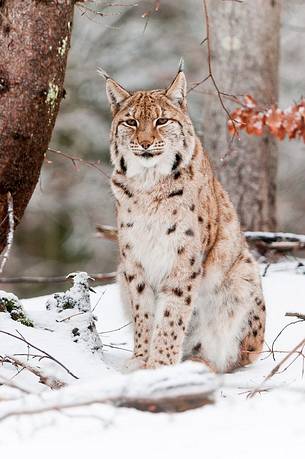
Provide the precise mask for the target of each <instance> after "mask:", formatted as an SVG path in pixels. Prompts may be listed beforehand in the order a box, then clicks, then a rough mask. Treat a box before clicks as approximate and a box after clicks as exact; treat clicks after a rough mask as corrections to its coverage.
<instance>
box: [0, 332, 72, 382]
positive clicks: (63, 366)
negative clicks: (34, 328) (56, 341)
mask: <svg viewBox="0 0 305 459" xmlns="http://www.w3.org/2000/svg"><path fill="white" fill-rule="evenodd" d="M0 333H3V334H5V335H8V336H11V337H12V338H15V339H18V340H19V341H22V342H23V343H25V344H27V345H28V346H29V347H32V348H33V349H36V351H39V352H41V353H42V354H44V355H45V356H46V357H48V358H49V359H50V360H53V362H56V363H57V364H58V365H59V366H61V367H62V368H63V369H64V370H66V372H67V373H68V374H69V375H70V376H72V377H73V378H74V379H79V378H78V377H77V376H75V374H73V373H72V371H70V370H69V368H67V367H66V366H65V365H64V364H63V363H61V362H60V361H59V360H57V359H56V358H55V357H53V356H52V355H51V354H49V353H48V352H46V351H44V350H43V349H40V348H39V347H37V346H34V344H32V343H30V342H29V341H27V340H26V339H25V338H24V337H23V336H22V335H21V337H19V336H17V335H14V334H13V333H9V332H7V331H5V330H0Z"/></svg>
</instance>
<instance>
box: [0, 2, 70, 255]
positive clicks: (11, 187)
mask: <svg viewBox="0 0 305 459" xmlns="http://www.w3.org/2000/svg"><path fill="white" fill-rule="evenodd" d="M73 3H74V1H73V0H54V1H50V0H22V1H20V0H0V224H1V227H0V252H1V251H2V250H3V248H4V247H5V244H6V235H7V231H8V222H7V220H8V219H7V194H8V192H10V193H11V194H12V197H13V202H14V218H15V225H16V224H18V222H19V221H20V219H21V217H22V215H23V213H24V210H25V208H26V206H27V204H28V202H29V200H30V198H31V196H32V193H33V191H34V188H35V186H36V183H37V181H38V178H39V173H40V169H41V166H42V162H43V158H44V153H45V151H46V150H47V147H48V144H49V141H50V139H51V134H52V130H53V127H54V124H55V120H56V116H57V113H58V109H59V105H60V101H61V99H62V97H63V95H64V89H63V82H64V76H65V69H66V62H67V54H68V49H69V46H70V36H71V27H72V17H73Z"/></svg>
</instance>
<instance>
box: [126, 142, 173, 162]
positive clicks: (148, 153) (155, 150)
mask: <svg viewBox="0 0 305 459" xmlns="http://www.w3.org/2000/svg"><path fill="white" fill-rule="evenodd" d="M164 147H165V142H161V141H160V142H156V143H155V144H154V145H153V146H151V147H149V148H147V149H144V148H142V147H141V146H140V145H139V144H136V143H130V149H131V151H132V152H133V153H134V154H135V155H136V156H141V157H142V158H153V157H154V156H159V155H161V154H162V153H163V152H164Z"/></svg>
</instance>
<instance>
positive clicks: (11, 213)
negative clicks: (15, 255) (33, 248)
mask: <svg viewBox="0 0 305 459" xmlns="http://www.w3.org/2000/svg"><path fill="white" fill-rule="evenodd" d="M7 216H8V233H7V237H6V248H5V251H4V254H3V258H2V262H1V266H0V274H1V273H2V272H3V269H4V267H5V265H6V262H7V260H8V258H9V255H10V251H11V248H12V245H13V240H14V227H15V221H14V202H13V197H12V195H11V193H10V192H8V193H7Z"/></svg>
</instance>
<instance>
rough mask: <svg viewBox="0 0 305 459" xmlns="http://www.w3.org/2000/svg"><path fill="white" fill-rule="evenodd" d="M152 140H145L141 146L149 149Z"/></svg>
mask: <svg viewBox="0 0 305 459" xmlns="http://www.w3.org/2000/svg"><path fill="white" fill-rule="evenodd" d="M151 144H152V142H149V141H148V140H143V142H141V144H140V145H141V147H142V148H143V149H144V150H147V149H148V148H149V147H150V146H151Z"/></svg>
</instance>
